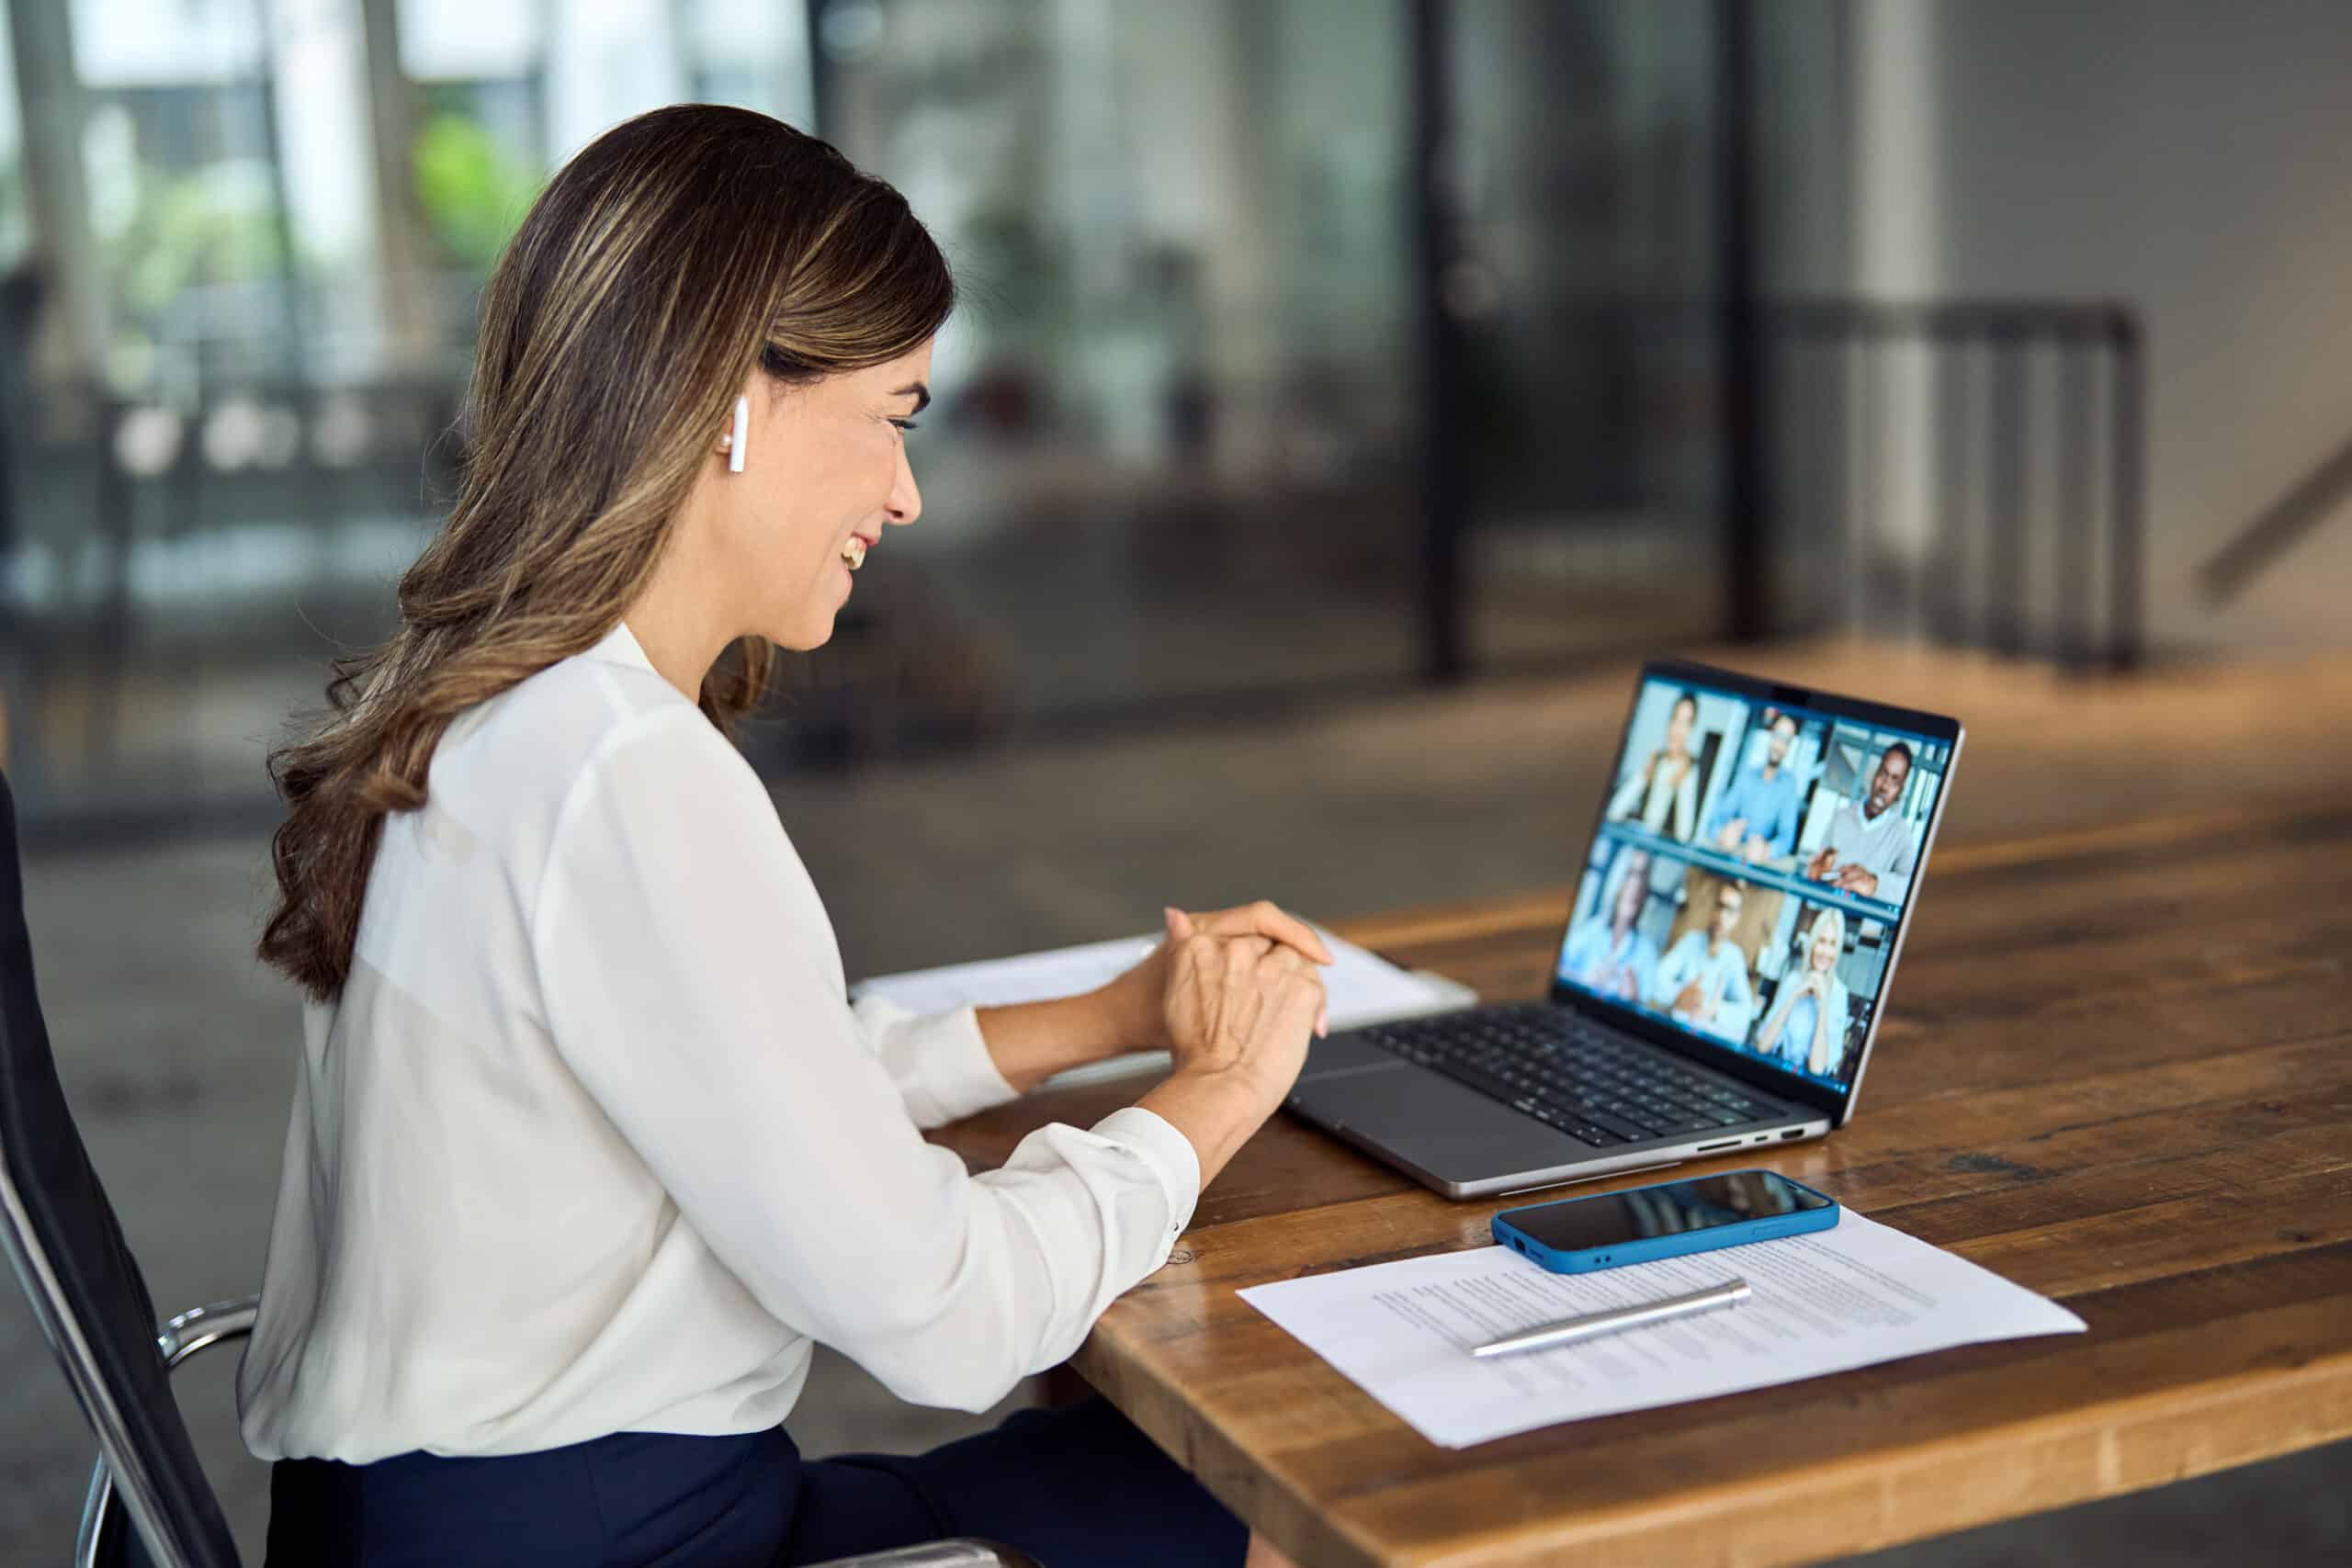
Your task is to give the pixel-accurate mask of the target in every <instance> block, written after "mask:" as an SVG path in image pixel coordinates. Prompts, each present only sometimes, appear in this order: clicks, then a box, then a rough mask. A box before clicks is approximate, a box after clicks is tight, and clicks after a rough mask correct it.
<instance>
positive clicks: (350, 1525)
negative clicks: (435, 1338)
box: [268, 1398, 1249, 1568]
mask: <svg viewBox="0 0 2352 1568" xmlns="http://www.w3.org/2000/svg"><path fill="white" fill-rule="evenodd" d="M269 1495H270V1519H269V1562H268V1568H785V1565H786V1564H792V1563H809V1562H827V1561H829V1560H831V1559H832V1558H836V1557H849V1556H854V1555H855V1554H856V1553H858V1552H862V1551H886V1550H888V1548H891V1547H895V1546H912V1545H914V1544H916V1543H918V1542H921V1541H926V1540H942V1539H944V1538H946V1537H949V1536H960V1535H975V1536H984V1537H986V1538H988V1539H989V1540H998V1541H1001V1542H1003V1543H1004V1544H1006V1545H1008V1546H1017V1547H1019V1548H1021V1549H1022V1550H1023V1551H1026V1552H1028V1553H1029V1554H1030V1555H1031V1556H1033V1557H1035V1558H1036V1559H1037V1560H1038V1561H1039V1562H1042V1563H1044V1564H1046V1568H1180V1565H1181V1568H1214V1565H1217V1564H1230V1565H1232V1568H1239V1564H1240V1562H1241V1559H1242V1556H1243V1553H1244V1552H1245V1551H1246V1550H1247V1547H1248V1544H1249V1531H1248V1530H1247V1529H1246V1528H1245V1527H1244V1526H1243V1525H1242V1523H1241V1521H1240V1520H1239V1519H1238V1518H1237V1517H1234V1515H1233V1514H1232V1513H1231V1512H1230V1511H1228V1510H1227V1508H1226V1507H1225V1506H1224V1505H1223V1504H1221V1503H1219V1502H1218V1501H1217V1500H1216V1498H1214V1497H1212V1496H1210V1495H1209V1494H1208V1493H1207V1491H1206V1490H1204V1488H1203V1487H1202V1485H1201V1483H1199V1482H1197V1481H1195V1480H1193V1478H1192V1476H1191V1475H1190V1474H1188V1473H1186V1472H1185V1471H1184V1470H1183V1468H1182V1466H1180V1465H1178V1464H1177V1463H1176V1462H1175V1461H1172V1460H1170V1458H1169V1457H1168V1456H1167V1455H1166V1454H1164V1453H1162V1452H1160V1451H1159V1449H1158V1448H1157V1447H1156V1446H1155V1445H1154V1444H1153V1443H1152V1441H1151V1439H1150V1438H1147V1437H1145V1436H1144V1435H1143V1434H1142V1433H1141V1432H1138V1431H1136V1428H1135V1427H1133V1426H1131V1425H1130V1424H1129V1423H1128V1421H1127V1419H1126V1417H1125V1416H1121V1415H1120V1414H1119V1413H1118V1412H1117V1411H1116V1410H1114V1408H1112V1406H1111V1405H1110V1404H1108V1403H1107V1402H1105V1401H1103V1400H1102V1399H1100V1398H1095V1399H1088V1400H1085V1401H1082V1402H1080V1404H1071V1405H1065V1406H1063V1407H1061V1408H1059V1409H1055V1410H1023V1411H1019V1412H1016V1413H1015V1414H1014V1415H1013V1416H1011V1417H1010V1418H1008V1419H1007V1420H1006V1421H1005V1422H1004V1423H1003V1424H1002V1425H1001V1426H1000V1427H997V1428H996V1429H995V1430H994V1431H992V1432H983V1433H981V1434H980V1435H979V1436H978V1437H974V1438H964V1439H963V1440H962V1441H960V1442H954V1443H949V1444H947V1445H945V1446H944V1447H942V1448H937V1449H933V1450H932V1451H931V1452H929V1453H927V1454H916V1455H913V1456H911V1457H906V1458H900V1457H897V1456H893V1455H884V1454H853V1455H843V1456H841V1457H839V1458H835V1459H829V1460H815V1461H804V1460H803V1459H801V1457H800V1450H798V1449H797V1448H796V1447H794V1446H793V1442H792V1439H791V1438H789V1437H787V1436H786V1435H785V1432H784V1429H783V1428H782V1427H777V1428H775V1429H774V1430H771V1431H765V1432H753V1433H749V1434H746V1435H744V1436H741V1437H732V1438H690V1437H681V1436H677V1435H674V1434H670V1433H661V1432H619V1433H616V1434H615V1435H613V1436H612V1437H609V1438H597V1439H595V1440H594V1441H593V1442H586V1443H575V1444H572V1445H571V1447H569V1448H561V1449H549V1450H543V1451H541V1452H538V1453H528V1454H511V1455H502V1456H500V1457H497V1458H493V1459H438V1458H435V1457H434V1456H433V1455H430V1454H424V1453H413V1454H401V1455H397V1456H395V1457H393V1458H391V1459H386V1460H379V1461H376V1462H375V1463H373V1464H359V1465H353V1464H343V1463H340V1462H338V1461H334V1460H310V1459H305V1460H280V1461H277V1464H276V1466H274V1467H273V1468H272V1471H271V1474H270V1487H269Z"/></svg>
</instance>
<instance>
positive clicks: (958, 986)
mask: <svg viewBox="0 0 2352 1568" xmlns="http://www.w3.org/2000/svg"><path fill="white" fill-rule="evenodd" d="M1315 929H1316V932H1317V935H1319V936H1321V937H1322V939H1323V940H1324V941H1325V942H1328V943H1329V944H1330V948H1331V959H1332V962H1331V964H1329V967H1327V968H1325V969H1324V971H1323V988H1324V992H1325V994H1326V996H1327V997H1328V998H1329V1002H1330V1009H1331V1027H1332V1028H1333V1029H1356V1028H1360V1027H1362V1026H1363V1025H1364V1024H1367V1023H1384V1022H1386V1021H1389V1020H1391V1019H1397V1018H1417V1017H1419V1016H1420V1015H1422V1014H1424V1013H1431V1012H1441V1011H1443V1010H1446V1009H1448V1008H1457V1007H1467V1006H1469V1005H1470V1004H1471V1003H1473V1002H1475V1001H1476V1000H1477V999H1478V993H1477V992H1476V991H1474V990H1472V989H1470V987H1467V986H1464V985H1460V984H1458V983H1456V982H1454V981H1452V980H1448V979H1446V978H1445V977H1444V976H1439V975H1431V974H1429V973H1427V972H1425V971H1419V970H1412V969H1400V968H1398V967H1397V965H1396V964H1391V963H1389V962H1388V960H1386V959H1385V958H1383V957H1381V956H1380V955H1379V954H1378V953H1372V952H1369V951H1367V950H1366V949H1363V948H1361V947H1358V946H1357V945H1356V944H1355V943H1353V942H1342V941H1340V939H1339V938H1338V937H1335V936H1333V935H1332V934H1331V933H1330V932H1329V931H1325V930H1323V928H1322V927H1320V926H1317V927H1316V928H1315ZM1158 945H1159V938H1158V937H1156V936H1149V937H1142V936H1136V937H1119V938H1116V939H1114V940H1113V941H1110V942H1088V943H1087V944H1086V945H1084V946H1082V947H1059V948H1054V949H1052V950H1050V951H1048V952H1045V953H1022V954H1021V955H1019V956H1018V957H1013V958H990V959H983V960H981V961H979V962H978V963H974V964H950V965H949V966H947V967H946V968H944V969H918V970H913V971H910V972H909V973H907V974H904V975H880V976H876V977H874V978H873V979H870V980H865V981H863V982H861V983H860V984H858V985H857V986H856V987H854V995H857V996H860V997H867V996H875V997H881V998H885V999H886V1000H888V1001H893V1002H896V1003H898V1004H899V1006H900V1007H903V1008H905V1009H907V1010H909V1011H910V1012H917V1013H931V1012H945V1011H947V1010H949V1009H950V1008H957V1007H962V1006H965V1005H966V1004H967V1003H968V1004H970V1005H972V1006H975V1007H1003V1006H1005V1005H1007V1004H1008V1003H1012V1002H1034V1001H1042V1000H1044V999H1045V998H1048V997H1069V996H1075V995H1077V994H1078V993H1079V992H1080V991H1091V990H1092V989H1093V988H1094V987H1097V986H1100V985H1102V984H1103V982H1104V981H1106V980H1111V979H1114V978H1116V977H1117V976H1120V975H1124V974H1125V973H1126V972H1127V971H1128V970H1129V969H1132V968H1134V967H1135V966H1136V964H1140V963H1142V962H1143V960H1144V958H1145V957H1146V955H1148V953H1150V952H1151V950H1152V949H1153V948H1154V947H1156V946H1158ZM1167 1063H1168V1054H1167V1053H1166V1052H1165V1051H1153V1052H1140V1053H1137V1054H1136V1055H1132V1056H1125V1057H1121V1058H1119V1059H1118V1060H1116V1061H1113V1062H1103V1063H1097V1064H1094V1065H1092V1066H1085V1067H1080V1068H1078V1069H1076V1070H1075V1071H1072V1072H1067V1073H1060V1074H1057V1075H1056V1076H1055V1077H1052V1078H1049V1079H1047V1080H1046V1082H1047V1087H1052V1086H1054V1085H1058V1084H1069V1083H1083V1082H1088V1081H1090V1080H1092V1079H1095V1078H1101V1077H1124V1076H1125V1075H1126V1074H1129V1073H1136V1072H1148V1071H1150V1070H1152V1069H1154V1068H1155V1067H1161V1066H1166V1065H1167Z"/></svg>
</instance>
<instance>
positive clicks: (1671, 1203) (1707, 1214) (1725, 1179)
mask: <svg viewBox="0 0 2352 1568" xmlns="http://www.w3.org/2000/svg"><path fill="white" fill-rule="evenodd" d="M1837 1223H1838V1205H1837V1203H1836V1201H1834V1200H1832V1199H1829V1198H1826V1197H1824V1196H1822V1195H1821V1194H1820V1193H1818V1192H1815V1190H1813V1189H1812V1188H1810V1187H1806V1186H1803V1185H1801V1184H1800V1183H1797V1182H1794V1181H1791V1180H1790V1179H1788V1178H1787V1177H1785V1176H1782V1175H1781V1174H1780V1173H1779V1172H1777V1171H1770V1170H1727V1171H1724V1173H1723V1174H1721V1175H1720V1176H1695V1177H1692V1178H1691V1179H1689V1180H1687V1181H1661V1182H1658V1183H1657V1184H1656V1185H1654V1186H1650V1187H1632V1188H1628V1189H1626V1190H1624V1191H1623V1192H1603V1193H1600V1194H1599V1195H1597V1196H1595V1197H1590V1198H1563V1199H1561V1200H1559V1201H1557V1202H1552V1203H1530V1204H1528V1205H1527V1206H1526V1207H1525V1208H1521V1209H1505V1210H1503V1211H1502V1212H1501V1213H1498V1214H1497V1215H1496V1216H1495V1217H1494V1218H1493V1220H1491V1221H1489V1222H1488V1224H1489V1228H1491V1229H1492V1230H1493V1232H1494V1235H1495V1239H1496V1240H1497V1241H1498V1242H1500V1243H1502V1245H1503V1246H1505V1247H1510V1249H1511V1250H1512V1251H1514V1252H1518V1253H1522V1254H1524V1255H1525V1256H1527V1257H1529V1258H1533V1259H1534V1260H1535V1261H1536V1262H1538V1263H1541V1264H1542V1265H1544V1268H1546V1269H1550V1270H1552V1272H1553V1273H1555V1274H1585V1273H1589V1272H1590V1271H1592V1270H1593V1269H1622V1268H1623V1267H1624V1266H1625V1265H1626V1264H1628V1263H1647V1262H1650V1261H1651V1260H1653V1259H1655V1258H1679V1257H1681V1256H1682V1255H1684V1254H1685V1253H1691V1252H1706V1251H1710V1250H1712V1249H1713V1248H1715V1247H1741V1246H1744V1245H1746V1244H1747V1243H1748V1242H1751V1241H1770V1240H1771V1239H1772V1238H1773V1237H1775V1236H1783V1235H1803V1234H1804V1233H1805V1232H1806V1231H1826V1230H1827V1229H1828V1228H1829V1227H1830V1226H1832V1225H1834V1224H1837Z"/></svg>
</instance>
